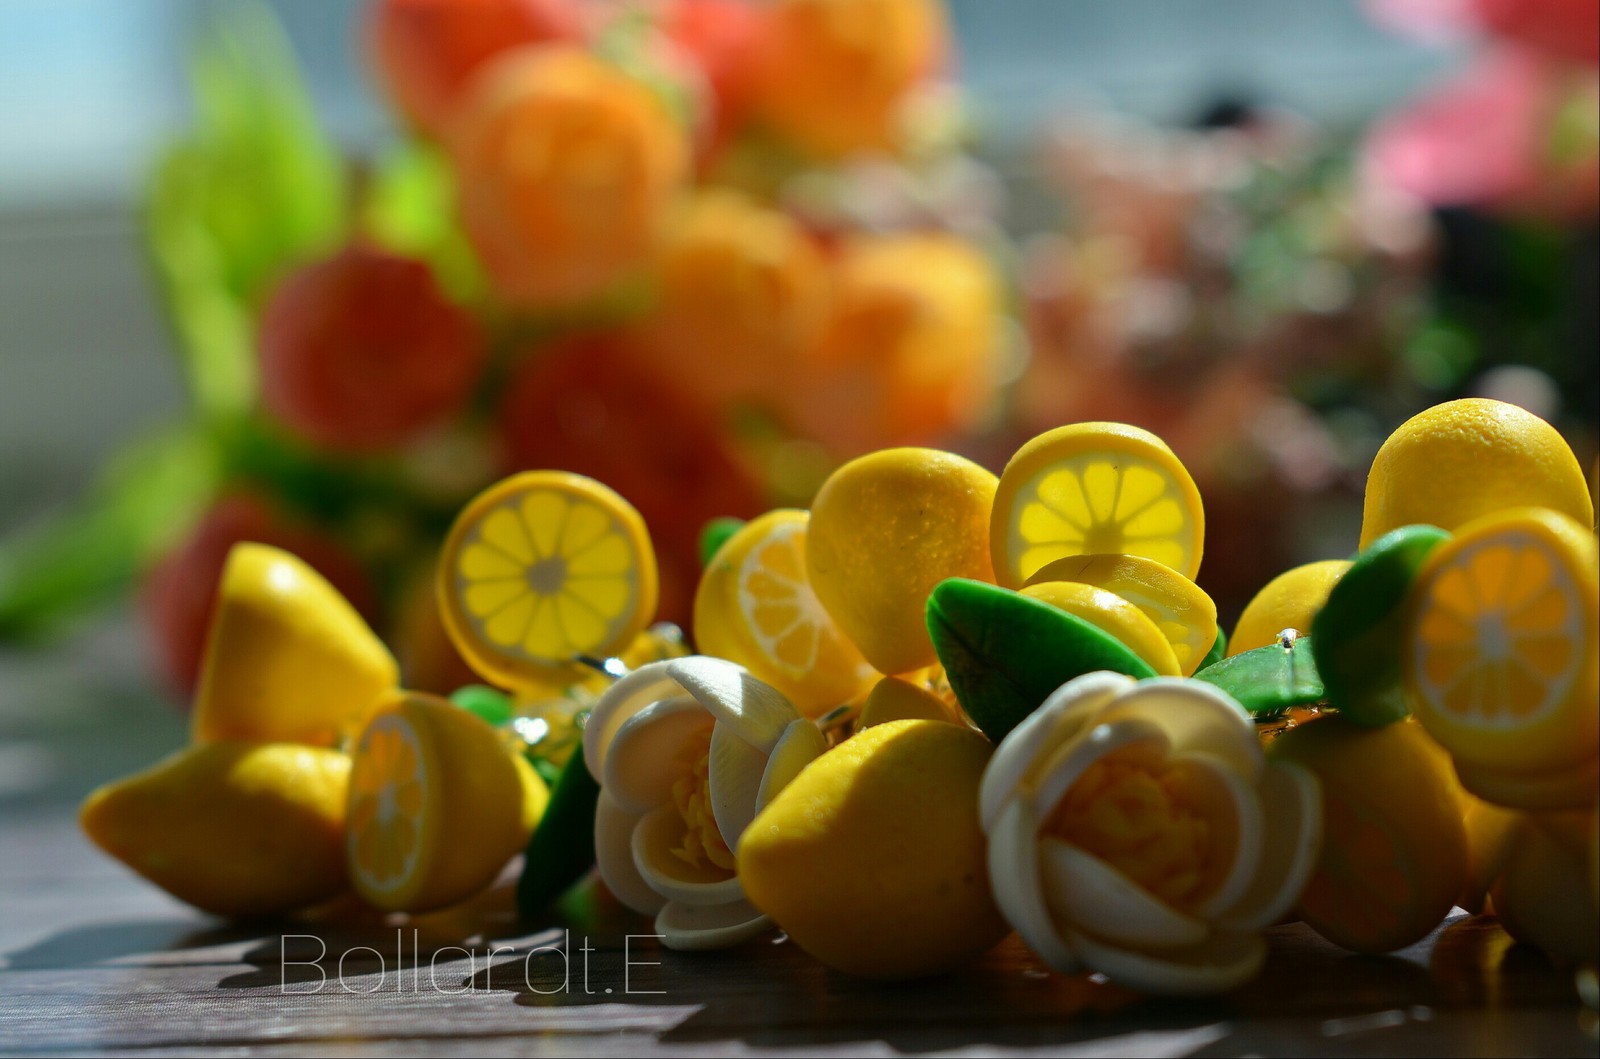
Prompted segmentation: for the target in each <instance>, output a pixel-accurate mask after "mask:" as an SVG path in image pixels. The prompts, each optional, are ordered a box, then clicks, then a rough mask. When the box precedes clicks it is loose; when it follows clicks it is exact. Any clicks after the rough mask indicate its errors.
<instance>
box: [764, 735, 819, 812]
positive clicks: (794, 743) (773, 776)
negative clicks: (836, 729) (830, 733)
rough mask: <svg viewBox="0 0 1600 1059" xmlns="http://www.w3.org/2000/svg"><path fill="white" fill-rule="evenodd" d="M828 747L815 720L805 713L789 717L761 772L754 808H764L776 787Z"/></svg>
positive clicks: (773, 795) (782, 785) (777, 789)
mask: <svg viewBox="0 0 1600 1059" xmlns="http://www.w3.org/2000/svg"><path fill="white" fill-rule="evenodd" d="M827 749H828V737H827V736H825V735H823V734H822V729H820V728H818V727H817V726H816V724H815V722H812V721H808V720H806V719H805V718H804V717H802V718H800V719H799V720H797V721H790V722H789V727H788V728H786V729H784V732H783V736H782V737H781V738H780V739H779V740H778V745H777V746H775V747H773V748H772V756H771V757H770V758H768V759H767V770H766V771H765V772H763V773H762V774H761V789H760V790H759V791H757V792H756V812H758V813H759V812H761V810H763V809H765V808H766V807H767V803H768V802H770V801H772V799H774V798H776V797H777V796H778V792H779V791H781V790H783V789H784V788H785V787H787V786H788V785H789V782H790V781H791V780H793V779H794V778H795V777H796V776H798V775H800V771H801V770H802V769H804V768H805V767H806V766H807V765H809V764H811V762H813V761H815V760H816V759H817V758H819V757H821V756H822V755H823V754H824V753H826V752H827Z"/></svg>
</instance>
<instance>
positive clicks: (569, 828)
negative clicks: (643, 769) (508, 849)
mask: <svg viewBox="0 0 1600 1059" xmlns="http://www.w3.org/2000/svg"><path fill="white" fill-rule="evenodd" d="M599 801H600V785H599V784H598V783H596V782H595V781H594V777H593V776H591V775H589V766H588V765H586V764H585V763H584V760H583V744H582V742H581V741H580V742H579V744H578V746H577V747H576V748H575V749H574V750H573V751H572V756H571V757H569V758H568V759H567V763H566V765H565V766H564V767H563V768H562V770H561V778H560V779H558V780H557V781H556V783H555V786H554V788H552V790H551V792H550V804H549V805H548V806H547V807H546V808H545V811H544V816H543V817H541V818H540V820H539V826H538V827H536V828H535V829H534V832H533V837H532V838H530V839H528V849H527V853H526V855H525V856H524V858H523V863H522V876H521V877H520V878H519V879H518V880H517V909H518V911H520V912H521V913H522V915H523V917H524V918H531V917H533V916H535V915H537V914H539V913H540V912H542V911H544V909H545V907H546V906H548V905H549V904H550V902H551V901H554V900H555V899H556V898H558V897H560V896H561V895H562V894H563V893H565V892H566V891H567V890H568V889H569V888H570V887H571V886H572V884H573V883H575V882H577V881H578V880H579V879H581V878H583V876H584V874H585V873H586V872H588V870H589V869H590V868H591V867H593V866H594V811H595V806H596V805H597V804H598V803H599Z"/></svg>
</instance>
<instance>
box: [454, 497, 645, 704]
mask: <svg viewBox="0 0 1600 1059" xmlns="http://www.w3.org/2000/svg"><path fill="white" fill-rule="evenodd" d="M657 587H658V583H657V576H656V560H655V553H654V551H653V550H652V549H651V546H650V538H649V535H648V533H647V532H646V530H645V525H644V520H643V519H642V518H641V517H640V515H639V513H638V512H637V511H635V510H634V508H633V506H632V505H631V504H629V503H628V502H627V501H626V500H624V499H623V498H622V497H621V496H619V495H617V493H616V492H614V491H613V490H611V489H610V488H608V487H606V486H604V485H602V484H600V483H599V482H597V481H595V480H593V479H592V478H585V477H583V476H582V475H577V474H569V473H567V472H565V471H526V472H523V473H521V474H517V475H513V476H512V477H510V478H507V479H505V480H504V481H501V482H499V483H497V484H496V485H494V486H491V487H490V488H489V489H488V490H486V491H485V492H483V493H482V494H480V495H479V496H478V497H477V498H476V499H474V500H473V501H472V502H471V503H470V504H468V505H467V507H466V509H465V510H463V511H462V513H461V515H460V516H459V517H458V518H457V519H456V522H455V525H454V526H452V527H451V530H450V535H449V537H448V538H446V540H445V543H444V550H443V552H442V553H441V556H440V562H439V610H440V613H441V614H442V615H443V617H444V624H445V629H446V631H448V633H449V634H450V638H451V640H452V641H454V643H455V645H456V648H457V649H458V650H459V651H460V652H461V655H462V657H463V658H465V659H466V660H467V662H468V664H470V665H471V666H472V668H473V669H474V670H476V671H477V672H478V673H479V674H480V675H481V676H483V677H484V679H486V680H488V681H491V682H492V683H496V684H499V685H500V686H501V687H506V688H512V689H515V688H518V687H521V686H523V685H527V684H531V683H536V682H539V681H542V680H547V679H548V678H549V677H550V675H551V673H552V671H554V670H560V669H562V668H564V667H566V666H568V665H569V664H570V663H571V662H572V661H573V660H574V659H575V658H577V657H579V656H585V655H587V656H594V657H602V658H603V657H606V656H608V655H612V654H615V653H616V652H617V651H620V650H621V649H622V648H623V647H625V646H626V645H627V644H628V643H629V642H630V641H632V639H633V638H634V636H636V635H637V634H638V633H639V632H640V630H642V629H643V628H644V627H645V625H646V624H648V623H649V621H650V618H651V616H652V615H653V614H654V613H655V609H656V593H657Z"/></svg>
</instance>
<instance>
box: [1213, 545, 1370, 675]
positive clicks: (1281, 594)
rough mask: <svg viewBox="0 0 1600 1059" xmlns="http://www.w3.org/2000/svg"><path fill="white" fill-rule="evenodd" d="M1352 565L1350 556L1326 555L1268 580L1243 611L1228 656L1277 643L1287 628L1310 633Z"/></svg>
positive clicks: (1234, 628) (1231, 638)
mask: <svg viewBox="0 0 1600 1059" xmlns="http://www.w3.org/2000/svg"><path fill="white" fill-rule="evenodd" d="M1348 569H1350V563H1349V561H1348V560H1345V559H1325V560H1323V561H1321V562H1315V563H1306V564H1305V565H1303V566H1296V567H1294V568H1293V569H1290V570H1285V571H1284V572H1283V573H1281V574H1279V575H1278V576H1277V577H1274V578H1273V579H1272V580H1271V581H1268V582H1267V583H1266V584H1265V585H1264V586H1262V589H1261V591H1260V592H1257V593H1256V594H1255V597H1254V598H1252V599H1251V600H1250V602H1249V603H1247V604H1245V608H1244V613H1242V614H1240V615H1239V624H1237V625H1235V626H1234V627H1233V635H1232V636H1230V637H1229V638H1228V657H1230V658H1231V657H1233V656H1234V655H1236V654H1238V653H1239V652H1241V651H1249V650H1251V649H1253V648H1256V647H1265V646H1267V645H1268V644H1270V643H1276V642H1277V640H1278V634H1279V633H1280V632H1282V631H1283V630H1284V629H1294V630H1295V631H1296V632H1298V633H1300V635H1302V636H1306V635H1309V634H1310V632H1311V619H1312V618H1315V617H1316V616H1317V611H1319V610H1321V609H1322V605H1323V604H1324V603H1326V602H1328V593H1329V592H1332V591H1333V586H1334V585H1336V584H1338V583H1339V578H1341V577H1343V576H1344V572H1345V571H1346V570H1348Z"/></svg>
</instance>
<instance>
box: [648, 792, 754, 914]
mask: <svg viewBox="0 0 1600 1059" xmlns="http://www.w3.org/2000/svg"><path fill="white" fill-rule="evenodd" d="M682 838H683V818H682V817H681V816H680V815H678V810H677V808H676V807H675V806H671V805H666V806H662V807H661V808H660V809H657V810H655V811H654V812H652V813H649V814H648V815H646V816H645V817H644V818H643V819H642V820H640V821H639V823H638V826H636V827H635V828H634V829H633V866H634V867H635V868H637V869H638V872H639V877H640V878H641V879H643V880H644V882H645V884H646V885H647V886H649V887H650V889H652V890H654V891H655V892H656V893H658V894H660V895H661V896H662V897H664V898H666V899H667V900H669V901H677V902H679V903H681V904H687V905H722V904H727V903H728V902H729V901H742V900H743V899H744V887H743V886H741V885H740V884H739V877H738V876H736V875H730V874H729V873H728V872H726V871H723V870H722V869H720V868H716V867H714V866H710V865H707V866H703V867H698V868H697V867H695V866H694V865H692V864H690V863H689V862H688V861H686V860H684V859H683V858H682V857H680V856H678V855H677V854H676V853H674V852H673V848H674V847H675V846H677V845H678V843H679V842H680V841H681V840H682Z"/></svg>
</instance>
